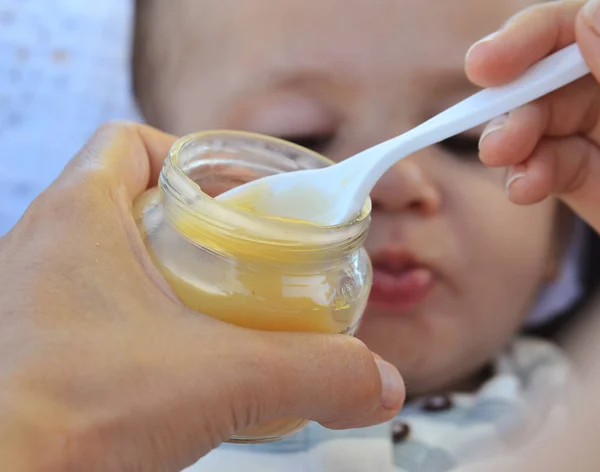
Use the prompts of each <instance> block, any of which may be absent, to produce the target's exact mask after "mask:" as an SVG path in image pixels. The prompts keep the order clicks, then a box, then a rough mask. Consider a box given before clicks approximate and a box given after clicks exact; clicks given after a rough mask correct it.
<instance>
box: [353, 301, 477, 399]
mask: <svg viewBox="0 0 600 472" xmlns="http://www.w3.org/2000/svg"><path fill="white" fill-rule="evenodd" d="M427 318H428V319H427ZM449 318H451V317H439V318H437V317H431V316H427V314H422V315H421V314H418V313H414V314H411V316H405V315H403V314H400V315H399V316H394V314H393V313H389V312H385V313H382V312H381V311H380V310H378V309H377V308H376V307H373V306H368V307H367V309H366V311H365V314H364V316H363V320H362V322H361V324H360V327H359V329H358V332H357V333H356V336H357V338H359V339H360V340H361V341H363V342H364V343H365V344H366V345H367V346H368V347H369V349H371V350H372V351H373V352H375V353H377V354H379V355H380V356H381V357H383V358H384V359H386V360H387V361H388V362H390V363H392V364H393V365H395V366H396V367H397V368H398V370H399V371H400V373H401V374H402V377H403V378H404V381H405V383H406V388H407V392H408V394H409V396H411V397H413V398H414V397H420V396H427V395H435V394H442V393H448V392H450V391H455V390H456V389H460V390H464V389H465V386H470V385H471V383H472V378H473V377H475V376H476V375H477V374H478V372H479V371H480V369H481V363H480V364H478V365H470V364H469V363H466V362H464V361H463V359H464V358H465V357H468V351H469V337H466V338H464V339H461V337H460V336H459V335H457V333H460V332H461V331H462V332H465V330H464V329H462V330H461V329H460V326H454V325H453V324H452V322H451V321H450V319H449ZM483 364H485V362H484V363H483ZM470 388H471V387H469V389H470Z"/></svg>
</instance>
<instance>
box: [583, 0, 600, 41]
mask: <svg viewBox="0 0 600 472" xmlns="http://www.w3.org/2000/svg"><path fill="white" fill-rule="evenodd" d="M583 17H584V18H585V20H586V22H587V24H588V25H589V26H590V27H591V28H592V29H594V31H596V33H598V34H600V0H589V1H588V2H587V3H586V4H585V5H583Z"/></svg>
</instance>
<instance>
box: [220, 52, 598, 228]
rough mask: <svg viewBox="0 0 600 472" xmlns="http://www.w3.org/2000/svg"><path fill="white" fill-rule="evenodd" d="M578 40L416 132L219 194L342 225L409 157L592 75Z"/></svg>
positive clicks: (278, 213) (264, 209)
mask: <svg viewBox="0 0 600 472" xmlns="http://www.w3.org/2000/svg"><path fill="white" fill-rule="evenodd" d="M589 72H590V70H589V68H588V66H587V64H586V63H585V61H584V59H583V57H582V55H581V52H580V50H579V47H578V46H577V44H572V45H571V46H568V47H566V48H564V49H562V50H560V51H558V52H556V53H554V54H552V55H551V56H548V57H546V58H545V59H543V60H542V61H540V62H538V63H537V64H535V65H534V66H533V67H531V69H529V70H528V71H527V72H526V73H525V74H523V76H521V77H520V78H519V79H517V80H515V81H514V82H512V83H510V84H508V85H504V86H502V87H495V88H489V89H485V90H482V91H481V92H478V93H476V94H474V95H472V96H471V97H469V98H467V99H466V100H464V101H462V102H460V103H458V104H457V105H454V106H453V107H451V108H449V109H447V110H446V111H444V112H442V113H440V114H439V115H437V116H435V117H433V118H431V119H430V120H428V121H426V122H425V123H423V124H421V125H419V126H417V127H416V128H413V129H412V130H410V131H408V132H406V133H404V134H402V135H400V136H398V137H396V138H393V139H390V140H389V141H385V142H383V143H381V144H378V145H377V146H374V147H372V148H370V149H367V150H365V151H362V152H360V153H359V154H356V155H354V156H353V157H350V158H349V159H346V160H345V161H342V162H340V163H339V164H335V165H333V166H330V167H326V168H323V169H315V170H313V169H311V170H300V171H296V172H290V173H284V174H276V175H272V176H268V177H265V178H262V179H259V180H255V181H253V182H249V183H247V184H244V185H242V186H240V187H236V188H234V189H232V190H229V191H228V192H226V193H224V194H222V195H220V196H219V197H217V199H218V200H221V201H226V202H231V203H234V204H235V203H236V202H240V203H241V202H243V203H244V204H248V203H250V204H251V206H252V208H253V209H254V210H255V211H257V212H260V213H264V214H268V215H273V216H281V217H289V218H295V219H300V220H306V221H311V222H314V223H317V224H320V225H324V226H330V225H339V224H342V223H344V222H347V221H350V220H352V219H353V218H355V217H356V216H357V215H358V213H359V212H360V210H361V209H362V207H363V206H364V204H365V201H366V199H367V198H368V196H369V194H370V193H371V190H372V189H373V187H374V186H375V184H376V183H377V181H378V180H379V179H380V178H381V177H382V176H383V174H385V173H386V172H387V171H388V170H389V169H390V167H392V166H393V165H394V164H395V163H396V162H398V161H400V160H401V159H403V158H404V157H406V156H409V155H411V154H413V153H415V152H416V151H419V150H421V149H423V148H426V147H428V146H431V145H432V144H435V143H438V142H440V141H443V140H445V139H448V138H451V137H452V136H456V135H458V134H460V133H463V132H465V131H468V130H470V129H472V128H475V127H477V126H479V125H481V124H483V123H486V122H487V121H489V120H491V119H493V118H496V117H498V116H501V115H503V114H504V113H507V112H509V111H511V110H514V109H515V108H518V107H520V106H522V105H525V104H526V103H529V102H532V101H534V100H536V99H538V98H540V97H542V96H544V95H546V94H548V93H550V92H552V91H554V90H556V89H559V88H561V87H563V86H565V85H567V84H569V83H571V82H573V81H575V80H577V79H580V78H581V77H583V76H585V75H587V74H589Z"/></svg>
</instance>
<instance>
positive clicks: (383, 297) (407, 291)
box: [369, 251, 437, 312]
mask: <svg viewBox="0 0 600 472" xmlns="http://www.w3.org/2000/svg"><path fill="white" fill-rule="evenodd" d="M372 262H373V287H372V289H371V295H370V298H369V301H370V303H371V304H373V305H376V306H378V307H380V308H384V309H386V310H388V311H394V312H407V311H409V310H410V309H411V308H414V307H415V306H416V305H418V304H419V303H421V302H422V301H424V300H425V299H426V298H427V296H428V295H429V294H430V293H431V291H432V290H433V288H434V287H435V283H436V280H437V278H436V275H435V273H434V272H433V270H431V269H430V268H429V267H427V266H426V265H425V264H423V263H421V262H420V261H418V260H417V258H416V257H415V256H414V255H412V254H411V253H408V252H401V251H386V252H382V253H378V254H376V255H374V256H373V257H372Z"/></svg>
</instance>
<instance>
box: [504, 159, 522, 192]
mask: <svg viewBox="0 0 600 472" xmlns="http://www.w3.org/2000/svg"><path fill="white" fill-rule="evenodd" d="M525 171H526V169H525V166H524V165H516V166H513V167H511V168H509V169H508V174H507V176H506V184H505V187H504V190H505V191H506V195H510V188H511V187H512V185H513V184H514V183H515V182H516V181H517V180H519V179H521V178H523V177H525V175H526V173H525Z"/></svg>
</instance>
